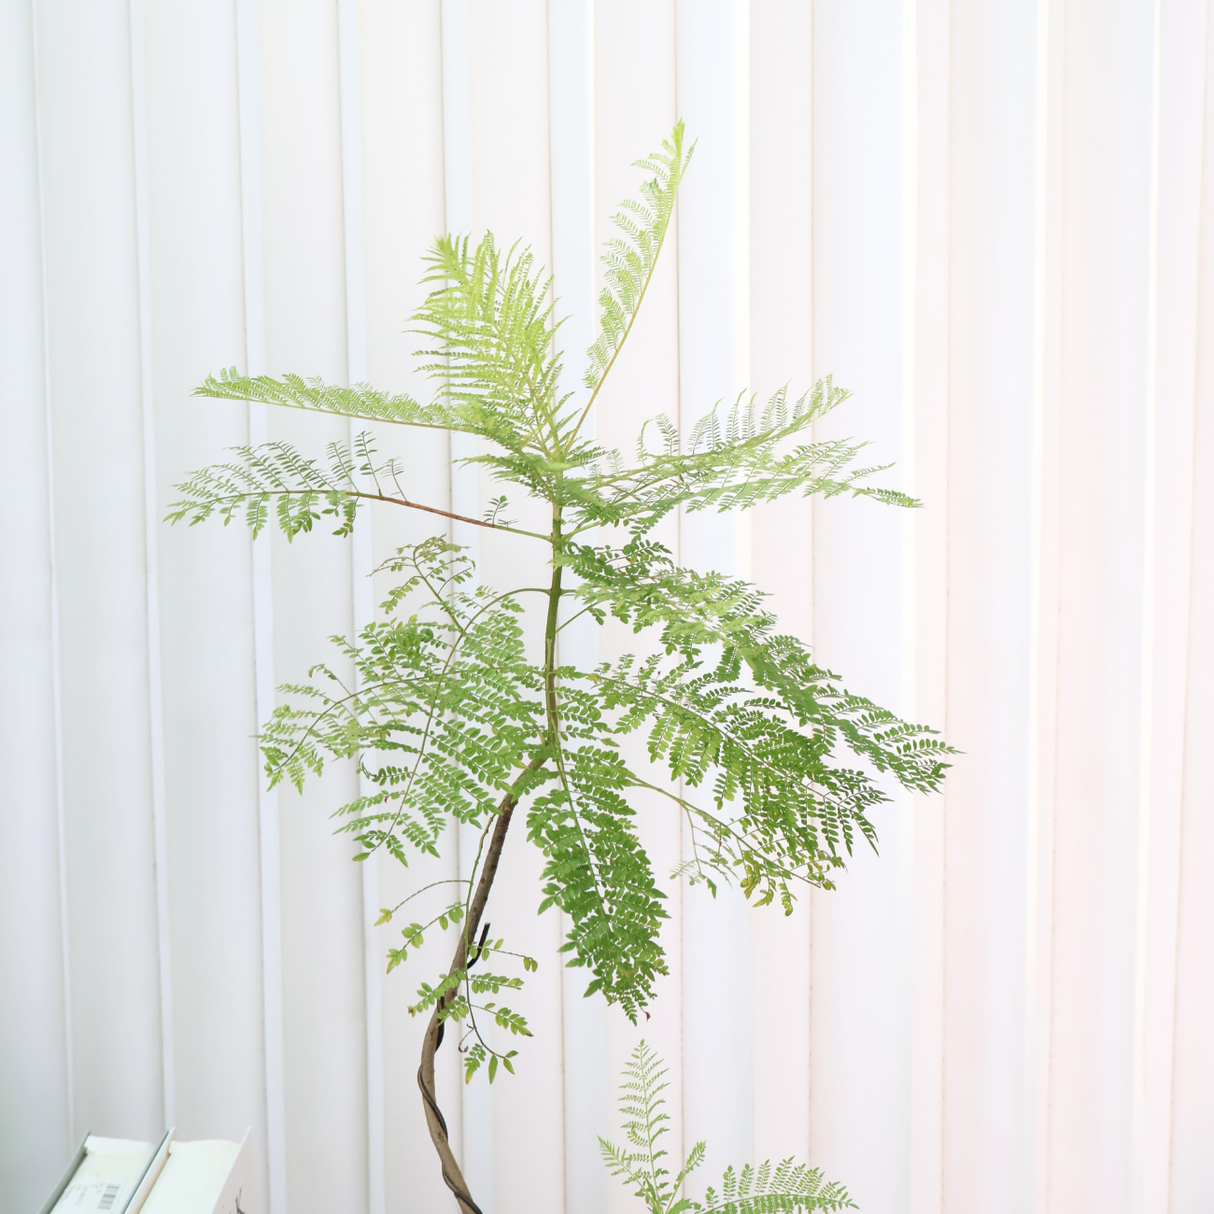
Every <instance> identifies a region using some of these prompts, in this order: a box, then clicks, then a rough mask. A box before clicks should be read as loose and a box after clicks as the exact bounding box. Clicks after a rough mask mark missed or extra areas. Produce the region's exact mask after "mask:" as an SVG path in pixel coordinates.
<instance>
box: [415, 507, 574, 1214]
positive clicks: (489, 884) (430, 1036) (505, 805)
mask: <svg viewBox="0 0 1214 1214" xmlns="http://www.w3.org/2000/svg"><path fill="white" fill-rule="evenodd" d="M560 542H561V508H560V506H559V505H558V506H555V507H554V508H553V512H552V536H551V543H552V547H553V555H554V556H555V555H556V552H557V550H558V548H559V546H560ZM562 571H563V566H561V565H560V564H558V563H556V562H555V561H554V562H553V566H552V585H551V588H550V589H549V591H548V616H547V619H546V620H545V623H544V691H545V697H546V699H547V705H548V719H549V731H550V734H551V735H553V736H550V737H549V738H547V739H546V742H547V743H548V745H547V746H545V747H544V749H543V750H541V751H540V753H539V754H538V755H536V757H535V758H533V759H532V760H531V762H530V763H529V764H528V765H527V769H526V771H525V772H523V774H522V775H520V776H519V778H518V779H517V780H515V782H514V784H513V785H511V787H510V790H509V791H508V792H507V793H506V795H505V796H504V797H503V798H502V800H501V804H500V805H499V806H498V809H497V823H496V824H495V825H494V827H493V835H492V837H491V838H490V840H489V848H488V850H487V851H486V853H485V862H484V865H483V866H482V868H481V875H480V880H479V881H478V882H477V884H476V892H475V893H474V894H473V895H472V901H471V902H470V903H469V905H468V913H467V915H466V916H465V917H464V926H463V929H462V931H461V932H460V936H459V943H458V944H457V945H456V949H455V956H454V957H453V958H452V959H451V967H450V969H449V970H448V971H447V972H448V974H457V973H461V972H464V971H466V970H467V968H468V953H469V950H470V949H471V948H472V947H473V944H474V942H475V940H476V933H477V931H478V930H479V929H480V924H481V919H482V917H483V916H484V913H485V906H486V904H487V903H488V901H489V891H490V890H491V889H492V888H493V880H494V878H495V877H496V876H497V866H498V863H499V861H500V860H501V856H502V847H503V845H504V844H505V842H506V832H507V831H508V830H509V829H510V819H511V818H512V817H513V815H514V810H515V806H516V805H517V804H518V796H519V795H521V794H519V793H517V792H516V790H517V789H518V786H519V784H520V783H521V782H522V781H523V780H524V779H525V778H526V776H527V775H529V774H530V773H531V772H533V771H536V770H537V769H538V768H540V767H542V766H543V765H544V762H545V760H546V759H547V757H548V751H549V750H550V749H551V748H554V747H559V746H560V738H559V737H558V736H555V734H556V730H557V725H556V631H557V612H558V609H559V606H560V601H561V573H562ZM457 989H458V987H457V988H455V989H453V990H451V991H448V992H447V994H445V995H443V996H442V998H440V999H439V1000H438V1002H437V1003H436V1004H435V1007H434V1012H433V1014H432V1015H431V1017H430V1023H429V1024H428V1025H427V1026H426V1035H425V1037H424V1038H423V1039H422V1056H421V1065H420V1066H418V1068H417V1086H418V1087H419V1088H420V1089H421V1094H422V1104H423V1106H424V1108H425V1110H426V1125H427V1127H428V1128H429V1130H430V1140H431V1141H432V1142H433V1143H434V1149H435V1150H436V1151H437V1152H438V1158H439V1162H440V1163H441V1164H442V1170H443V1181H444V1183H445V1184H446V1186H447V1188H449V1189H450V1190H451V1192H452V1193H453V1194H454V1195H455V1200H456V1201H457V1202H459V1207H460V1211H461V1214H483V1211H482V1210H481V1208H480V1206H478V1205H477V1204H476V1202H475V1201H474V1200H473V1198H472V1194H471V1193H470V1192H469V1190H468V1184H467V1182H466V1181H465V1180H464V1174H463V1172H462V1171H461V1170H460V1166H459V1163H458V1162H457V1160H456V1158H455V1153H454V1152H453V1151H452V1150H451V1143H450V1140H449V1139H448V1136H447V1122H446V1119H445V1118H444V1117H443V1114H442V1110H441V1109H440V1108H439V1107H438V1100H437V1099H436V1097H435V1093H434V1055H435V1054H436V1053H437V1052H438V1045H439V1035H440V1033H441V1032H442V1026H443V1012H445V1011H446V1009H447V1007H448V1005H449V1004H450V1002H451V1000H452V999H453V998H454V997H455V994H456V990H457Z"/></svg>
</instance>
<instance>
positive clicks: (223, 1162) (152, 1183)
mask: <svg viewBox="0 0 1214 1214" xmlns="http://www.w3.org/2000/svg"><path fill="white" fill-rule="evenodd" d="M256 1205H257V1203H256V1200H255V1194H254V1188H253V1160H252V1151H251V1148H250V1145H249V1135H248V1132H247V1131H246V1133H245V1136H244V1139H243V1140H242V1141H241V1142H222V1141H204V1142H175V1141H174V1140H173V1131H172V1130H168V1131H167V1132H166V1133H165V1135H164V1137H163V1138H162V1139H161V1140H160V1142H159V1143H158V1144H157V1145H155V1146H153V1145H152V1144H151V1143H150V1142H132V1141H130V1140H128V1139H123V1138H101V1137H98V1136H97V1135H95V1134H88V1135H86V1136H85V1139H84V1141H83V1142H82V1143H81V1144H80V1149H79V1150H78V1151H77V1152H76V1154H75V1156H73V1158H72V1160H71V1162H70V1163H69V1164H68V1166H67V1170H66V1171H65V1172H64V1174H63V1178H62V1179H61V1180H60V1181H59V1184H58V1185H56V1187H55V1191H54V1192H53V1193H52V1194H51V1196H50V1198H49V1199H48V1200H47V1202H46V1205H44V1206H43V1207H42V1214H259V1211H258V1210H257V1209H256Z"/></svg>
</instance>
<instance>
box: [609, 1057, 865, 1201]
mask: <svg viewBox="0 0 1214 1214" xmlns="http://www.w3.org/2000/svg"><path fill="white" fill-rule="evenodd" d="M665 1076H666V1069H665V1067H664V1066H663V1065H662V1061H661V1059H660V1058H659V1057H658V1056H657V1055H656V1054H655V1053H654V1052H653V1050H652V1049H651V1048H650V1047H649V1045H648V1044H646V1042H645V1041H640V1042H638V1043H637V1046H636V1048H635V1049H634V1050H633V1051H632V1056H631V1057H630V1058H629V1060H628V1062H627V1063H626V1064H625V1066H624V1078H623V1080H622V1082H621V1083H620V1102H619V1108H620V1113H621V1115H622V1117H623V1129H624V1135H625V1137H626V1138H627V1139H628V1144H629V1146H630V1147H631V1148H632V1150H627V1149H625V1148H622V1147H618V1146H615V1145H613V1144H612V1143H610V1142H608V1141H607V1140H606V1139H605V1138H600V1139H599V1148H600V1150H601V1151H602V1153H603V1161H604V1163H606V1165H607V1167H608V1169H609V1170H610V1171H611V1174H612V1175H613V1176H619V1177H622V1178H623V1180H624V1182H625V1183H626V1184H628V1185H630V1186H631V1187H632V1190H633V1192H634V1193H635V1194H636V1196H637V1197H639V1198H640V1199H641V1200H642V1201H643V1202H644V1203H645V1204H646V1206H647V1207H648V1209H649V1212H650V1214H684V1212H685V1211H697V1212H698V1214H776V1212H777V1211H784V1210H792V1211H797V1210H800V1211H808V1210H842V1209H847V1208H851V1209H854V1208H855V1202H853V1201H852V1200H851V1198H850V1197H848V1195H847V1190H846V1189H845V1188H844V1187H843V1186H842V1185H840V1184H834V1183H830V1182H827V1181H826V1180H824V1179H823V1178H822V1173H821V1172H820V1171H818V1169H817V1168H811V1167H809V1166H808V1165H807V1164H795V1163H793V1161H792V1159H791V1158H790V1159H784V1160H781V1161H780V1162H779V1163H777V1164H772V1163H771V1161H770V1160H767V1161H765V1162H763V1163H761V1164H760V1165H759V1166H758V1167H757V1168H756V1167H753V1166H752V1165H750V1164H746V1165H745V1166H744V1167H743V1168H742V1169H741V1171H736V1170H735V1169H734V1168H733V1167H732V1166H731V1167H729V1168H727V1169H726V1171H725V1175H724V1176H723V1178H722V1180H721V1191H720V1192H719V1193H718V1192H717V1191H716V1190H715V1189H714V1188H712V1187H711V1186H710V1187H709V1188H708V1190H707V1191H706V1192H705V1194H704V1200H703V1201H702V1202H701V1201H695V1200H693V1199H692V1198H690V1197H686V1196H683V1195H682V1190H683V1182H684V1181H685V1180H687V1178H688V1177H689V1176H690V1175H691V1174H692V1173H693V1172H694V1171H695V1170H696V1169H697V1168H698V1167H699V1166H700V1164H702V1163H703V1162H704V1153H705V1144H704V1143H703V1142H697V1143H696V1144H695V1146H693V1147H692V1148H691V1150H690V1151H689V1152H688V1155H687V1158H686V1160H685V1161H684V1163H683V1166H682V1167H681V1168H680V1169H679V1171H678V1174H677V1175H675V1176H671V1174H670V1170H669V1168H667V1167H666V1165H665V1164H664V1163H663V1160H664V1159H666V1157H667V1151H666V1149H665V1147H663V1146H662V1145H661V1139H662V1137H663V1136H664V1135H665V1134H667V1133H668V1132H669V1128H670V1126H669V1122H670V1117H669V1115H668V1114H667V1113H666V1112H665V1111H664V1109H665V1104H666V1100H665V1097H664V1096H663V1095H662V1093H663V1092H664V1091H665V1090H666V1088H667V1087H669V1084H668V1083H667V1082H666V1078H665Z"/></svg>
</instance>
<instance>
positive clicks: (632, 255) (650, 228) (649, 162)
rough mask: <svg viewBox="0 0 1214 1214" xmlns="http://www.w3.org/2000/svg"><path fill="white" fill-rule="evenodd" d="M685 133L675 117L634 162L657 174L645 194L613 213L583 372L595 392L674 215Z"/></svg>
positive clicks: (687, 157) (685, 158)
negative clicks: (595, 330)
mask: <svg viewBox="0 0 1214 1214" xmlns="http://www.w3.org/2000/svg"><path fill="white" fill-rule="evenodd" d="M683 135H684V131H683V124H682V122H679V123H676V124H675V128H674V130H673V131H672V132H671V136H670V138H669V139H666V140H663V142H662V146H661V148H659V149H658V151H656V152H654V153H652V155H649V156H646V157H645V158H644V159H643V160H638V161H636V162H635V164H634V167H635V168H638V169H642V170H643V171H644V172H646V173H652V174H653V176H652V177H649V178H648V179H647V180H646V181H645V182H644V183H643V184H642V186H641V197H640V198H637V199H627V200H626V201H625V202H623V203H622V204H621V206H620V209H619V211H618V212H617V213H616V215H615V216H614V218H613V219H612V223H613V224H614V225H615V227H616V229H617V230H618V231H619V232H620V235H619V236H616V237H614V238H612V239H611V240H609V241H608V242H607V247H606V249H605V250H604V253H603V290H602V293H601V294H600V296H599V308H600V313H599V336H598V338H597V339H596V340H595V342H594V345H592V346H591V347H590V350H589V351H588V357H587V366H586V374H585V384H586V387H588V388H589V389H590V390H591V392H592V393H597V391H598V390H599V388H600V387H601V386H602V384H603V381H604V380H605V379H606V378H607V374H608V372H609V371H610V370H611V365H612V363H614V362H615V358H616V355H617V354H618V353H619V351H620V347H621V346H623V344H624V341H625V339H626V338H627V337H628V333H629V331H630V330H631V328H632V324H633V321H635V320H636V317H637V313H638V312H639V311H640V308H641V303H642V301H643V300H644V298H645V292H646V291H647V290H648V288H649V283H650V280H651V279H652V278H653V272H654V269H655V268H656V267H657V264H658V254H659V253H661V251H662V244H663V242H664V241H665V240H666V233H667V232H668V231H669V230H670V221H671V219H672V218H673V216H674V201H675V196H676V195H677V194H678V191H679V183H680V182H681V181H682V180H683V174H684V173H686V172H687V166H688V164H689V163H690V162H691V155H692V152H694V151H695V147H694V145H693V146H692V147H690V148H687V149H686V151H684V148H683ZM592 399H593V398H592ZM586 408H587V409H589V405H587V406H586Z"/></svg>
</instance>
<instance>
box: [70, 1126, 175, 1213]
mask: <svg viewBox="0 0 1214 1214" xmlns="http://www.w3.org/2000/svg"><path fill="white" fill-rule="evenodd" d="M85 1151H86V1154H85V1156H84V1159H83V1160H81V1162H80V1166H79V1167H78V1168H77V1169H76V1171H75V1172H74V1173H73V1174H72V1178H71V1180H70V1181H69V1182H68V1185H67V1188H66V1189H64V1190H63V1195H62V1196H61V1197H60V1198H59V1200H58V1201H57V1202H56V1203H55V1207H54V1211H53V1214H98V1212H100V1214H105V1212H106V1211H109V1210H125V1209H126V1207H127V1204H128V1202H129V1201H130V1199H131V1196H132V1194H133V1193H134V1191H135V1188H136V1186H137V1185H138V1184H139V1181H140V1179H141V1177H142V1176H143V1175H144V1172H145V1171H146V1170H147V1166H148V1160H149V1157H150V1156H151V1154H152V1144H151V1143H150V1142H130V1141H128V1140H126V1139H122V1138H99V1137H97V1136H96V1135H94V1134H90V1135H89V1137H88V1140H87V1142H86V1143H85Z"/></svg>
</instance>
